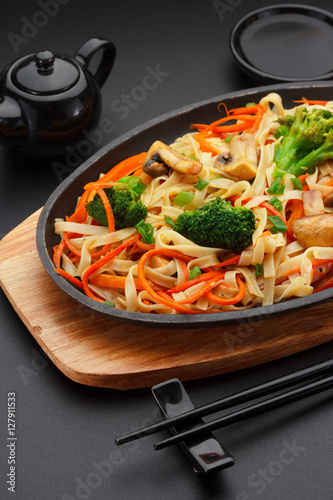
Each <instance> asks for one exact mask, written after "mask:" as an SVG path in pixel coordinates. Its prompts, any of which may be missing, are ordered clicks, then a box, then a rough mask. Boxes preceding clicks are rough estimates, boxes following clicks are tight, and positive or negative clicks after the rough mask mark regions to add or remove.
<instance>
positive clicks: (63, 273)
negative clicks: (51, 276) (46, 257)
mask: <svg viewBox="0 0 333 500" xmlns="http://www.w3.org/2000/svg"><path fill="white" fill-rule="evenodd" d="M55 272H56V273H58V274H60V275H61V276H63V277H64V278H66V279H67V280H68V281H70V282H71V283H73V284H74V285H76V286H78V287H79V288H83V285H82V282H81V281H80V280H78V279H77V278H75V277H74V276H72V275H71V274H69V273H68V272H67V271H65V270H64V269H61V267H58V268H57V269H55Z"/></svg>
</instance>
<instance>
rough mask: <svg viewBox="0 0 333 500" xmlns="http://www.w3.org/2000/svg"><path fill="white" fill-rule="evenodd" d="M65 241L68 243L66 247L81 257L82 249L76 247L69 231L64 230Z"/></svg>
mask: <svg viewBox="0 0 333 500" xmlns="http://www.w3.org/2000/svg"><path fill="white" fill-rule="evenodd" d="M64 241H65V243H66V247H67V248H68V249H69V250H70V251H71V252H72V253H73V254H74V255H76V256H77V257H81V251H80V250H78V249H77V248H75V246H74V245H72V243H71V240H70V238H69V235H68V232H67V231H64Z"/></svg>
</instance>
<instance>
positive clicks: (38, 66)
mask: <svg viewBox="0 0 333 500" xmlns="http://www.w3.org/2000/svg"><path fill="white" fill-rule="evenodd" d="M79 77H80V72H79V69H78V66H77V64H76V62H75V61H74V60H73V59H70V58H67V57H66V56H63V55H56V56H55V55H54V54H53V53H52V52H50V51H48V50H43V51H40V52H37V54H33V55H31V56H28V57H26V58H24V59H23V60H21V61H20V63H19V64H18V66H17V67H16V68H15V69H14V71H13V73H12V81H13V83H14V85H15V86H16V87H18V88H19V89H20V90H23V91H24V92H28V93H29V94H34V95H52V94H59V93H61V92H64V91H66V90H68V89H70V88H71V87H73V86H74V85H75V84H76V83H77V82H78V80H79Z"/></svg>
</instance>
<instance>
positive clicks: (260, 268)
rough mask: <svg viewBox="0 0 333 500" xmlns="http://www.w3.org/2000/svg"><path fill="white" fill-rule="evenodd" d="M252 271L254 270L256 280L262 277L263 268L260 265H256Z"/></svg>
mask: <svg viewBox="0 0 333 500" xmlns="http://www.w3.org/2000/svg"><path fill="white" fill-rule="evenodd" d="M254 270H255V273H256V277H257V278H260V277H261V276H262V273H263V271H264V268H263V267H262V265H261V264H256V266H255V268H254Z"/></svg>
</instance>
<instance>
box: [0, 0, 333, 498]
mask: <svg viewBox="0 0 333 500" xmlns="http://www.w3.org/2000/svg"><path fill="white" fill-rule="evenodd" d="M54 1H55V0H54ZM41 3H43V0H41V2H38V1H23V0H22V1H19V0H12V1H11V2H1V7H0V68H4V67H5V66H6V65H7V64H8V63H10V62H12V61H13V60H14V59H16V58H18V57H21V56H23V55H25V54H28V53H33V52H36V51H39V50H43V49H48V50H54V51H57V52H63V53H66V54H68V55H72V56H73V55H74V53H75V52H76V51H77V50H78V48H79V47H80V46H81V45H82V44H83V43H84V42H85V41H86V40H87V39H88V38H90V37H93V36H101V37H104V38H107V39H110V40H111V41H113V42H114V44H115V45H116V47H117V59H116V63H115V66H114V69H113V71H112V74H111V76H110V77H109V79H108V80H107V82H106V83H105V85H104V87H103V90H102V97H103V111H102V118H107V119H108V120H111V121H112V124H113V125H114V126H113V127H112V128H113V131H112V132H107V133H104V134H103V137H102V140H101V143H100V144H99V145H98V147H99V146H102V145H104V144H106V143H108V142H109V141H110V140H112V139H115V138H116V137H118V136H120V135H121V134H123V133H124V132H127V131H129V130H130V129H132V128H133V127H135V126H137V125H140V124H141V123H143V122H145V121H147V120H149V119H151V118H154V117H157V116H159V115H160V114H162V113H164V112H168V111H170V110H173V109H175V108H178V107H181V106H184V105H187V104H191V103H194V102H197V101H200V100H203V99H208V98H211V97H213V96H215V95H221V94H223V93H227V92H231V91H236V90H240V89H245V88H249V87H254V86H256V85H257V82H255V81H254V80H252V79H250V78H249V77H246V76H244V74H243V73H242V72H241V71H240V70H239V69H238V68H237V67H236V65H235V62H234V60H233V58H232V56H231V54H230V51H229V47H228V39H229V33H230V30H231V28H232V26H233V25H234V23H235V22H236V21H237V20H238V19H239V18H240V17H242V16H243V15H244V14H246V13H247V12H249V11H250V10H253V9H256V8H258V7H262V6H265V5H269V4H271V5H274V4H275V3H277V2H273V1H272V2H270V1H261V0H243V1H242V0H238V1H236V0H229V1H228V0H226V1H225V2H221V3H224V4H225V5H226V6H227V9H226V11H225V12H224V14H223V13H222V12H221V10H220V15H219V13H218V12H217V10H216V8H215V3H214V2H213V1H210V0H208V1H205V0H201V1H199V0H196V1H193V0H192V1H191V0H178V1H174V0H169V1H168V2H157V1H156V0H155V1H154V0H141V1H134V0H132V1H116V0H99V1H94V2H93V1H79V0H70V1H68V2H67V3H63V4H61V5H60V3H57V5H58V7H59V10H58V12H57V13H56V15H54V16H53V17H51V16H50V17H49V19H48V22H47V24H46V25H45V26H44V27H40V28H38V30H37V32H36V33H35V34H34V35H33V36H31V37H30V38H29V39H28V38H26V43H23V42H22V43H21V44H19V46H18V47H16V50H14V47H13V45H12V44H11V42H10V39H9V37H8V35H9V33H15V34H17V35H22V29H23V26H24V24H25V23H26V20H27V19H28V20H30V21H31V20H33V19H34V15H35V14H36V12H38V11H40V10H41ZM280 3H281V2H280ZM282 3H287V2H282ZM293 3H298V4H302V2H293ZM307 3H308V4H309V5H314V6H316V7H322V8H326V9H328V10H333V9H332V5H331V2H329V1H328V0H326V1H324V0H317V1H316V2H311V1H308V2H307ZM147 66H149V67H151V68H156V67H159V68H160V71H162V72H164V73H165V77H164V78H163V80H162V82H161V83H160V84H159V85H158V86H157V87H156V88H155V89H153V90H150V91H148V92H147V95H146V96H145V98H144V99H142V100H141V101H132V104H133V102H134V105H132V106H131V107H128V109H127V111H126V112H125V111H123V112H122V113H121V112H120V111H119V106H117V103H118V105H119V102H118V101H117V100H119V99H122V95H123V94H127V95H130V94H131V92H132V91H133V89H134V88H135V87H136V86H138V85H141V84H142V81H143V78H144V76H145V75H146V73H147V69H146V68H147ZM324 97H325V96H323V98H324ZM175 134H176V131H175ZM86 159H87V156H86V155H84V154H82V152H81V154H79V155H78V156H76V157H75V159H74V157H72V160H71V161H72V162H74V163H75V162H76V163H75V166H76V165H78V164H79V163H81V162H83V161H84V160H86ZM62 164H63V165H64V170H63V171H59V170H56V169H55V168H54V164H53V161H52V160H29V159H27V158H22V157H20V156H18V155H15V154H13V153H12V152H9V151H8V150H6V149H5V148H3V147H0V237H3V236H4V235H5V234H6V233H7V232H9V231H10V230H11V229H13V228H14V227H15V226H17V225H18V224H19V223H20V222H22V221H23V220H24V219H26V218H27V217H28V216H29V215H30V214H32V213H33V212H35V211H36V210H37V209H39V208H40V207H41V206H42V205H43V204H44V203H45V201H46V200H47V198H48V196H49V195H50V194H51V193H52V191H53V190H54V189H55V188H56V187H57V186H58V185H59V183H60V182H61V180H63V179H64V178H65V176H66V175H67V174H68V173H70V172H71V171H72V170H73V163H71V164H70V159H69V158H67V162H66V161H62ZM0 295H1V296H0V315H1V316H0V325H1V326H0V334H1V344H0V345H1V364H0V367H1V368H0V369H1V400H0V404H1V407H2V410H1V412H0V414H1V426H0V433H1V439H0V443H1V444H0V446H1V450H0V456H1V462H0V498H4V499H5V498H6V499H7V498H12V497H14V498H17V499H19V500H30V499H31V500H44V499H45V500H55V499H57V500H58V499H59V500H60V499H62V500H64V499H73V498H74V499H79V498H89V499H92V500H94V499H98V500H109V499H116V500H122V499H124V500H144V499H153V500H155V499H157V498H159V499H160V500H169V499H191V500H203V499H223V500H247V499H257V498H258V499H265V500H287V499H291V500H312V499H314V498H316V499H319V500H329V499H332V498H333V487H332V486H333V481H332V465H333V459H332V448H333V432H332V410H333V402H332V398H331V393H330V392H327V393H323V394H321V395H317V396H316V397H312V398H310V399H309V400H304V401H301V402H299V403H295V404H293V405H291V406H289V407H285V408H281V409H279V410H276V411H274V412H271V413H267V414H265V415H262V416H260V417H256V418H253V419H251V420H249V421H246V422H243V423H239V424H236V425H233V426H231V427H229V428H227V429H226V430H224V431H222V430H221V431H218V432H217V433H216V435H217V436H218V437H219V438H220V440H221V442H222V443H223V445H224V446H225V447H226V448H227V449H228V450H229V451H230V453H231V454H232V455H233V456H234V457H235V459H236V465H235V466H234V467H232V468H230V469H227V470H225V471H221V472H218V473H216V474H215V475H213V476H211V477H208V478H205V477H201V476H199V475H195V474H194V472H193V471H192V469H191V467H190V465H189V463H188V462H187V460H186V458H185V457H184V456H183V454H182V452H181V451H180V449H179V448H177V447H173V448H172V449H171V448H170V449H167V450H162V451H159V452H156V451H154V450H153V448H152V443H153V442H154V439H153V438H152V437H150V438H147V439H146V440H144V441H140V442H135V443H132V444H129V445H124V446H123V447H120V448H117V447H116V446H115V444H114V438H115V437H117V436H120V435H121V434H124V433H127V432H129V431H131V430H133V429H134V428H136V427H140V426H142V425H145V424H147V423H149V422H150V421H153V420H154V419H157V418H158V413H157V410H156V406H155V403H154V401H153V398H152V396H151V393H150V390H149V389H141V390H135V391H125V392H120V391H116V390H111V389H110V390H108V389H99V388H91V387H85V386H82V385H79V384H77V383H75V382H72V381H71V380H69V379H67V378H66V377H65V376H64V375H63V374H62V373H61V372H60V371H59V370H58V369H57V368H56V367H55V366H54V365H53V364H52V362H51V361H49V360H48V359H47V358H46V357H45V356H44V355H43V353H42V351H41V349H40V348H39V346H38V344H37V343H36V342H35V341H34V339H33V337H32V336H31V334H30V333H29V331H28V330H27V329H26V328H25V326H24V325H23V323H22V322H21V320H20V319H19V317H18V316H17V315H16V313H15V311H14V310H13V309H12V307H11V305H10V303H9V302H8V300H7V298H6V297H5V295H4V294H3V292H2V291H0ZM161 334H163V335H165V332H161ZM170 339H171V340H170V341H172V332H170ZM332 354H333V343H332V342H330V343H328V344H325V345H323V346H320V347H317V348H315V349H312V350H310V351H306V352H304V353H300V354H297V355H294V356H290V357H288V358H284V359H281V360H278V361H275V362H271V363H267V364H265V365H262V366H258V367H254V368H251V369H247V370H243V371H240V372H236V373H232V374H228V375H223V376H217V377H213V378H211V379H203V380H197V381H191V382H186V383H185V384H184V385H185V388H186V389H187V391H188V393H189V394H190V396H191V398H192V399H193V402H194V404H195V405H200V404H204V403H205V402H208V401H210V400H214V399H217V398H218V397H221V396H223V395H226V394H230V393H233V392H236V391H238V390H240V389H242V388H245V387H249V386H251V385H254V384H256V383H259V382H261V381H265V380H267V379H269V378H272V377H275V376H277V375H282V374H284V373H288V372H290V371H292V370H295V369H297V368H300V367H303V366H306V365H308V364H311V363H314V362H317V361H320V360H322V359H326V358H327V357H330V356H332ZM12 391H15V392H16V399H17V419H16V421H17V436H18V444H17V484H16V493H15V494H14V493H11V494H10V493H9V492H8V491H7V486H8V485H6V480H7V478H6V474H7V472H8V466H7V463H6V457H7V450H6V436H7V421H6V420H7V419H6V416H7V410H6V407H7V393H8V392H12ZM164 436H167V433H163V437H164ZM290 447H293V450H294V455H292V454H290V453H289V455H287V452H286V451H285V450H287V449H288V448H290ZM285 456H288V460H284V457H285ZM105 462H108V463H109V464H110V463H112V470H111V468H110V467H109V468H107V467H106V465H105ZM102 463H104V467H105V468H104V475H105V477H103V478H102V479H101V481H100V482H99V483H98V484H96V485H94V486H93V487H92V486H90V487H89V482H90V480H92V481H93V478H94V477H95V478H96V477H97V476H96V474H95V475H94V474H93V473H96V471H97V470H98V469H99V468H101V467H102ZM87 485H88V486H87Z"/></svg>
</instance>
